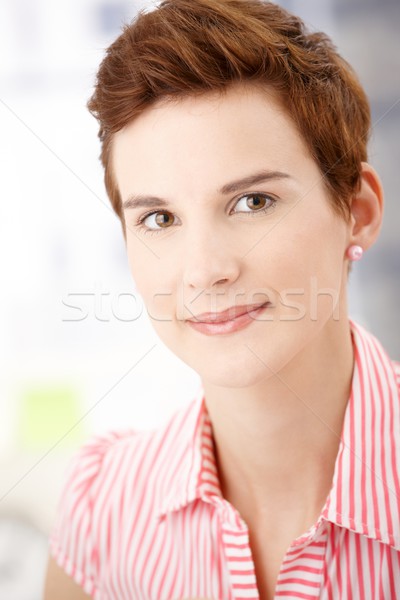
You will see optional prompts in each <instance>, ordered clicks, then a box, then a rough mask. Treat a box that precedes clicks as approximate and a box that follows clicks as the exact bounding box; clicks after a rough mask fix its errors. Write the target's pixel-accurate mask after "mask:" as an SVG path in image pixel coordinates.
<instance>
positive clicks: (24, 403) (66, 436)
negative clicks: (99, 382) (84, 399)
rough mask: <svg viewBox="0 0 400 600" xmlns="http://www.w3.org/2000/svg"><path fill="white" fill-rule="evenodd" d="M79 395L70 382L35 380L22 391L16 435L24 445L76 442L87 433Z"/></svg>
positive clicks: (39, 446) (69, 444)
mask: <svg viewBox="0 0 400 600" xmlns="http://www.w3.org/2000/svg"><path fill="white" fill-rule="evenodd" d="M83 414H84V411H83V407H82V404H81V402H80V395H79V393H78V391H77V389H76V387H74V386H72V385H71V384H63V383H59V384H54V383H50V384H49V383H43V384H38V383H35V384H33V385H31V386H29V387H26V388H25V389H24V390H22V392H21V398H20V414H19V420H18V422H17V429H18V431H17V438H18V442H19V444H20V445H21V446H22V447H23V448H24V449H27V448H29V449H33V448H42V447H48V446H49V445H51V444H56V443H57V442H60V443H59V444H58V447H63V448H65V447H68V446H76V442H77V441H78V442H79V441H82V440H83V439H84V437H85V422H84V421H81V422H79V421H80V419H82V417H83Z"/></svg>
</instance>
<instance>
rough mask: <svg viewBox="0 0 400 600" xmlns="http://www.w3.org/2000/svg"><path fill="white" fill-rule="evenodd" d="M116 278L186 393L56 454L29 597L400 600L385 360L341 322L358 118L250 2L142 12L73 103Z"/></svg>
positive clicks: (359, 191) (366, 192)
mask: <svg viewBox="0 0 400 600" xmlns="http://www.w3.org/2000/svg"><path fill="white" fill-rule="evenodd" d="M88 108H89V110H90V112H91V113H92V114H93V115H94V116H95V117H96V118H97V119H98V122H99V125H100V128H99V138H100V142H101V161H102V165H103V167H104V172H105V185H106V189H107V193H108V196H109V198H110V201H111V204H112V206H113V208H114V210H115V212H116V214H117V215H118V217H119V219H120V221H121V227H122V234H123V236H124V240H125V245H126V251H127V255H128V259H129V265H130V269H131V273H132V278H133V279H134V281H135V284H136V286H137V289H138V290H139V292H140V294H141V296H142V298H143V300H144V303H145V305H146V308H147V311H148V314H149V316H150V318H151V322H152V324H153V326H154V329H155V331H156V332H157V334H158V336H159V338H160V339H161V340H162V342H164V343H165V344H166V345H167V347H168V348H170V349H171V350H172V352H174V353H175V354H176V356H177V357H179V358H180V359H181V360H183V361H184V362H185V363H186V364H187V365H189V366H190V367H191V368H192V369H194V370H195V371H196V372H197V373H198V374H199V376H200V379H201V387H200V388H199V390H198V393H197V394H196V396H195V397H194V398H192V399H191V400H190V402H189V403H188V405H187V406H186V407H185V408H184V409H180V410H178V411H176V412H175V413H174V414H173V416H172V417H171V418H170V419H169V420H168V421H167V422H166V423H165V425H164V426H163V427H161V428H159V429H156V430H153V431H139V430H135V429H134V428H132V429H129V430H126V431H110V432H109V433H107V434H102V435H94V436H93V437H91V438H90V439H89V440H87V442H86V443H85V444H84V445H83V446H82V447H81V448H79V450H78V451H77V452H76V454H75V456H74V458H73V459H72V460H71V463H70V466H69V469H68V472H67V473H66V476H65V485H64V490H63V494H62V496H61V498H60V502H59V507H58V512H57V517H56V520H55V522H54V526H53V530H52V532H51V536H50V540H49V547H50V558H49V566H48V573H47V579H46V591H45V600H62V599H63V598H68V599H69V600H78V599H83V598H94V599H95V600H171V599H175V600H177V599H183V598H185V599H188V598H191V599H193V598H200V597H201V598H208V599H214V600H219V599H222V600H234V599H235V600H244V599H246V600H248V599H254V600H256V599H262V600H272V599H273V598H279V599H280V600H283V599H285V598H286V599H293V598H303V599H307V600H311V599H317V598H320V599H323V600H331V599H334V600H378V599H379V600H382V599H384V598H385V599H395V598H400V519H399V514H400V480H399V473H400V402H399V381H400V363H399V362H398V361H395V360H393V359H391V358H390V357H389V356H388V354H387V352H386V350H385V348H384V347H383V345H382V343H381V342H380V341H379V340H378V339H377V338H376V337H375V336H374V335H373V334H372V333H371V332H369V331H368V330H367V329H365V328H364V327H363V326H361V325H360V324H359V323H356V322H355V321H354V320H353V319H352V318H351V317H350V316H349V314H348V301H347V287H348V280H349V274H350V272H351V268H352V263H354V262H355V261H358V260H360V259H361V258H362V259H363V260H364V259H365V258H366V256H367V255H368V250H369V248H371V246H372V245H373V244H374V243H375V241H376V240H377V238H378V235H379V232H380V228H381V224H382V216H383V191H382V185H381V182H380V178H379V176H378V174H377V173H376V171H375V170H374V168H373V166H371V165H370V164H369V162H368V153H367V143H368V137H369V133H370V127H371V123H370V110H369V104H368V100H367V98H366V95H365V92H364V91H363V89H362V87H361V85H360V83H359V81H358V79H357V76H356V75H355V73H354V72H353V70H352V68H351V67H350V65H349V64H348V63H347V62H346V61H345V60H344V59H343V58H341V56H340V55H339V54H338V53H337V51H336V49H335V46H334V45H333V44H332V42H331V41H330V39H329V38H328V37H327V36H326V35H324V34H323V33H316V32H313V33H310V32H309V31H307V29H306V28H305V26H304V24H303V22H302V21H301V20H300V19H299V18H297V17H296V16H294V15H292V14H290V13H288V12H286V11H285V10H283V9H282V8H280V7H279V6H277V5H275V4H273V3H270V2H262V1H261V0H218V1H217V0H164V1H162V2H161V3H159V5H158V6H157V7H156V8H154V10H153V11H151V12H147V13H145V12H141V13H139V15H138V16H137V17H136V18H135V19H134V20H133V21H132V22H131V23H130V24H129V25H125V26H124V28H123V31H122V33H121V34H120V36H119V37H118V38H117V39H116V40H115V41H114V42H113V43H112V44H111V46H110V47H109V48H108V49H107V53H106V55H105V57H104V60H103V61H102V63H101V65H100V68H99V71H98V74H97V80H96V85H95V90H94V93H93V95H92V97H91V98H90V100H89V102H88Z"/></svg>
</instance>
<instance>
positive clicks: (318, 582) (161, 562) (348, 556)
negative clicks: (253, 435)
mask: <svg viewBox="0 0 400 600" xmlns="http://www.w3.org/2000/svg"><path fill="white" fill-rule="evenodd" d="M349 323H350V329H351V335H352V342H353V347H354V351H355V364H354V371H353V379H352V387H351V394H350V398H349V402H348V404H347V406H346V411H345V417H344V422H343V430H342V435H341V440H340V445H339V451H338V454H337V457H336V462H335V469H334V476H333V481H332V486H331V489H330V492H329V494H328V497H327V499H326V502H325V505H324V507H323V509H322V511H321V513H320V516H319V517H318V519H317V521H316V522H315V523H314V525H313V526H312V527H310V529H309V530H308V531H305V532H304V533H303V534H302V535H301V536H299V537H297V538H296V539H294V540H293V541H292V543H291V544H290V546H289V547H288V549H287V551H286V555H285V557H284V559H283V562H282V564H281V567H280V572H279V576H278V580H277V584H276V591H275V598H277V599H278V598H279V599H284V598H287V599H289V598H290V599H293V598H301V599H303V600H311V599H315V598H321V599H323V600H358V599H360V600H362V599H365V600H367V599H368V600H378V599H379V600H386V599H387V600H393V599H396V598H398V599H400V394H399V391H400V362H397V361H393V360H391V359H390V358H389V357H388V355H387V353H386V351H385V350H384V348H383V347H382V345H381V344H380V342H379V341H378V340H377V339H376V338H375V337H374V336H373V335H372V334H371V333H369V332H368V331H367V330H366V329H364V328H363V327H362V326H361V325H359V324H356V323H355V322H354V321H353V320H352V319H349ZM49 549H50V552H51V554H52V556H53V557H54V558H55V560H56V561H57V563H58V564H59V565H60V567H62V568H63V569H64V570H65V572H66V573H67V574H68V575H70V576H71V577H72V578H73V579H74V580H75V581H76V582H77V583H78V584H79V585H80V586H81V587H82V588H83V590H84V591H85V592H86V593H87V594H89V595H90V596H91V597H92V598H95V599H96V600H128V599H129V600H171V599H182V598H196V597H197V598H199V597H202V598H210V599H213V600H219V599H223V600H225V599H226V600H233V599H237V600H239V599H250V598H253V599H256V598H259V593H258V590H257V582H256V576H255V570H254V563H253V560H252V554H251V548H250V545H249V532H248V529H247V526H246V523H245V522H244V520H243V519H242V518H241V516H240V514H239V513H238V511H237V510H236V509H235V508H234V507H233V506H232V505H231V504H230V503H229V502H227V501H226V500H225V499H224V497H223V496H222V494H221V491H220V486H219V481H218V474H217V468H216V462H215V457H214V451H213V438H212V427H211V422H210V418H209V416H208V413H207V409H206V405H205V402H204V395H203V390H202V389H201V388H200V389H199V391H198V393H197V394H196V396H195V397H194V398H193V399H192V401H191V402H190V403H189V404H188V405H187V406H185V407H184V408H183V409H182V408H181V409H179V410H177V411H175V413H174V414H173V416H172V417H170V418H169V419H168V421H167V422H166V423H165V425H163V426H162V427H161V428H159V429H155V430H152V431H139V430H132V429H129V430H123V431H121V430H118V431H110V432H109V433H106V434H101V435H95V436H92V437H90V438H89V439H88V441H86V443H85V444H83V445H82V446H81V447H80V448H79V449H78V450H77V451H76V452H75V455H74V457H73V458H72V459H71V461H70V463H69V467H68V469H67V473H66V475H65V481H64V490H63V493H62V495H61V498H60V500H59V506H58V510H57V513H56V518H55V521H54V523H53V527H52V531H51V533H50V537H49Z"/></svg>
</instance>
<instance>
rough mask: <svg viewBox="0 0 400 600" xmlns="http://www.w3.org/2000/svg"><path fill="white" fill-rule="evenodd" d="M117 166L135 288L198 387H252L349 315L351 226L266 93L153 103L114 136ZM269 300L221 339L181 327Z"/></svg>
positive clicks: (235, 89) (245, 91)
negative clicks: (202, 384)
mask: <svg viewBox="0 0 400 600" xmlns="http://www.w3.org/2000/svg"><path fill="white" fill-rule="evenodd" d="M113 167H114V171H115V177H116V181H117V185H118V187H119V190H120V193H121V198H122V202H123V203H126V202H127V201H128V199H129V200H130V206H127V207H126V208H125V209H124V214H125V220H126V227H127V251H128V259H129V264H130V268H131V272H132V275H133V278H134V280H135V283H136V286H137V289H138V291H139V292H140V294H141V296H142V298H143V301H144V303H145V305H146V308H147V311H148V314H149V317H150V319H151V322H152V323H153V326H154V328H155V330H156V332H157V333H158V335H159V337H160V338H161V340H162V341H163V342H164V343H165V344H166V346H167V347H169V348H170V350H172V352H174V353H175V354H176V355H177V356H178V357H179V358H180V359H182V360H183V361H184V362H185V363H187V364H188V365H189V366H190V367H191V368H193V369H194V370H195V371H197V373H198V374H199V375H200V377H201V378H202V379H204V380H209V381H210V382H212V383H214V384H215V385H223V386H227V387H244V386H248V385H252V384H255V383H257V382H258V381H260V380H261V379H263V378H265V377H270V376H271V375H272V373H273V372H278V371H280V370H281V369H282V368H283V367H284V366H285V365H286V364H287V363H288V361H289V360H291V359H292V358H294V357H295V356H296V355H297V354H299V353H300V351H301V350H302V349H303V348H304V347H305V346H306V345H307V344H308V343H309V342H310V341H311V340H312V338H313V337H314V336H315V335H316V334H317V333H318V332H320V331H321V329H322V328H323V327H324V326H325V325H326V324H327V323H328V321H329V322H332V324H333V322H334V321H338V319H339V317H340V318H341V319H343V318H346V316H347V306H346V283H347V259H346V257H345V252H346V247H347V243H348V240H349V239H350V229H349V226H348V225H346V223H345V222H344V220H342V219H341V218H340V217H339V216H337V215H336V214H335V213H334V212H333V209H332V206H331V204H330V203H329V199H328V195H327V192H326V190H325V188H324V185H323V181H322V176H321V173H320V172H319V169H318V167H317V164H316V163H315V162H314V160H313V159H312V158H311V156H310V154H309V152H308V150H307V148H306V146H305V143H304V142H303V140H302V138H301V136H300V135H299V133H298V132H297V130H296V128H295V126H294V124H293V123H292V121H291V119H290V118H289V117H288V116H287V114H286V113H285V111H284V110H283V108H282V107H281V105H280V104H279V101H278V100H277V98H276V96H275V95H274V94H273V93H272V92H271V91H268V90H261V88H256V87H251V86H246V87H244V86H243V85H235V86H232V87H231V88H230V89H229V91H228V92H227V93H226V95H223V96H220V95H217V94H207V95H203V96H200V97H197V98H195V97H191V98H187V99H184V100H180V101H178V102H175V103H171V104H166V103H158V104H157V105H155V107H152V108H151V109H147V111H145V112H144V113H143V114H142V115H141V116H140V117H138V118H137V119H135V120H134V121H132V122H131V123H130V124H129V125H128V126H126V127H125V128H124V129H122V130H120V131H119V132H118V133H117V134H116V135H115V139H114V151H113ZM260 173H263V174H264V175H263V176H262V177H261V175H260ZM254 176H258V177H257V181H253V182H251V181H250V178H252V177H254ZM245 179H247V182H246V181H243V182H242V183H237V182H238V181H239V180H245ZM235 182H236V183H235ZM224 188H225V189H224ZM158 199H160V200H158ZM139 201H142V204H143V203H145V205H138V202H139ZM135 203H136V205H135ZM150 212H152V213H153V214H152V215H149V213H150ZM146 214H147V215H148V216H147V217H145V215H146ZM144 217H145V219H144V221H143V223H142V225H141V226H140V225H139V224H138V221H139V220H140V219H143V218H144ZM266 301H269V302H270V304H269V306H267V308H265V309H264V310H262V311H261V312H258V313H257V314H256V315H254V316H253V318H252V319H251V320H250V323H249V324H248V325H247V326H246V327H244V328H242V329H238V330H236V331H232V332H230V333H224V334H215V335H206V334H204V333H202V332H199V331H197V330H195V329H194V328H192V326H191V325H190V324H189V323H188V322H187V319H189V318H193V317H195V316H196V315H199V314H200V313H204V312H219V311H222V310H224V309H227V308H229V307H231V306H238V305H260V304H262V303H265V302H266ZM329 327H330V326H329ZM327 331H328V330H327ZM331 331H333V329H331Z"/></svg>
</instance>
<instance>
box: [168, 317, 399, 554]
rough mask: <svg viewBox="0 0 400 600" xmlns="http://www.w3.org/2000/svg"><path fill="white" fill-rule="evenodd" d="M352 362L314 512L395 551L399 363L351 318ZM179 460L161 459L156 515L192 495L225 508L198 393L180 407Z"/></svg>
mask: <svg viewBox="0 0 400 600" xmlns="http://www.w3.org/2000/svg"><path fill="white" fill-rule="evenodd" d="M349 325H350V330H351V334H352V340H353V346H354V355H355V363H354V370H353V379H352V387H351V393H350V398H349V402H348V404H347V407H346V411H345V417H344V422H343V429H342V435H341V441H340V446H339V451H338V455H337V458H336V462H335V469H334V476H333V482H332V487H331V490H330V492H329V495H328V497H327V501H326V503H325V505H324V507H323V509H322V511H321V515H320V517H319V519H318V521H320V520H321V519H326V520H328V521H331V522H332V523H335V524H337V525H339V526H341V527H345V528H347V529H350V530H352V531H355V532H357V533H360V534H362V535H366V536H367V537H370V538H374V539H376V540H379V541H381V542H383V543H385V544H389V545H390V546H392V547H393V548H395V549H397V550H400V393H399V390H400V363H399V362H396V361H393V360H391V359H390V358H389V356H388V354H387V353H386V351H385V349H384V348H383V346H382V344H381V343H380V342H379V341H378V339H377V338H376V337H375V336H374V335H372V334H371V333H370V332H368V331H367V330H366V329H365V328H364V327H363V326H361V325H359V324H357V323H356V322H355V321H354V320H352V319H349ZM179 414H180V418H181V420H182V423H184V427H182V428H181V433H180V439H179V449H180V450H179V451H177V456H180V457H183V458H180V460H179V464H178V463H176V464H174V465H172V464H166V465H165V471H164V472H166V471H169V472H170V475H169V476H167V477H166V478H165V480H166V481H168V489H162V487H161V490H160V492H161V493H160V496H159V497H160V498H161V502H160V506H159V511H158V516H159V517H162V516H163V515H165V514H166V513H167V512H171V511H175V510H180V509H182V508H184V507H185V506H187V505H188V504H189V503H190V502H192V501H194V500H196V499H200V498H201V499H202V500H203V501H205V502H210V503H211V504H214V505H215V506H216V507H217V508H221V509H223V506H224V499H223V497H222V494H221V490H220V487H219V482H218V472H217V468H216V463H215V457H214V454H213V442H212V428H211V422H210V418H209V415H208V412H207V407H206V404H205V402H204V392H203V389H202V387H200V388H199V390H198V392H197V394H196V396H195V398H194V400H193V401H192V402H191V403H190V404H189V405H188V406H187V407H185V408H184V409H181V410H180V411H179Z"/></svg>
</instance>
